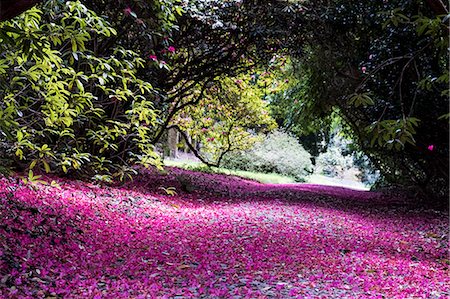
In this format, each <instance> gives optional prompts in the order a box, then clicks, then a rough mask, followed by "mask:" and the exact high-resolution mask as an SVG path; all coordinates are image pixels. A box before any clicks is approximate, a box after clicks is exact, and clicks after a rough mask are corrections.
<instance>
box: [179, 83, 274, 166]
mask: <svg viewBox="0 0 450 299" xmlns="http://www.w3.org/2000/svg"><path fill="white" fill-rule="evenodd" d="M262 98H263V90H262V89H261V88H260V87H258V86H257V85H255V84H253V83H252V79H251V77H250V76H249V75H244V76H240V77H238V78H228V77H224V78H221V79H220V81H217V82H216V83H215V84H214V85H213V86H212V87H211V88H209V89H208V91H207V92H206V93H205V96H204V97H203V98H202V99H201V100H200V101H199V104H198V105H196V106H191V107H189V108H187V109H186V110H183V111H182V112H181V113H180V114H179V115H178V117H177V118H176V120H175V121H174V123H176V124H178V125H179V126H180V127H181V128H182V129H183V130H185V131H186V132H187V133H188V134H189V136H191V138H192V140H193V141H196V142H198V143H201V145H202V148H201V151H202V153H203V154H205V156H207V158H208V160H210V161H214V162H216V161H218V162H220V160H221V157H222V156H223V154H224V153H226V152H230V151H239V150H246V149H249V148H250V147H251V146H252V145H253V144H254V143H255V142H256V141H258V140H259V138H260V137H258V135H259V134H260V133H264V132H268V131H271V130H273V129H274V128H275V127H276V124H275V122H274V120H273V119H272V118H271V117H270V115H269V112H268V108H267V104H266V103H265V102H264V101H263V100H262Z"/></svg>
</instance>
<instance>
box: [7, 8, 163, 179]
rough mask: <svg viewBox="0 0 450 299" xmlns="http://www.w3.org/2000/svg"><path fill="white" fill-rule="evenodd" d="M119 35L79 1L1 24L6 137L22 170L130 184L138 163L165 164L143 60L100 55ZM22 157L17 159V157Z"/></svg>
mask: <svg viewBox="0 0 450 299" xmlns="http://www.w3.org/2000/svg"><path fill="white" fill-rule="evenodd" d="M115 34H116V30H115V29H114V28H112V27H111V26H110V24H109V23H108V22H107V21H106V20H105V19H104V18H102V17H100V16H98V15H96V14H95V13H94V12H93V11H91V10H89V9H87V8H86V6H84V5H83V4H82V3H81V2H80V1H73V2H72V1H68V2H65V3H61V2H60V1H47V2H46V4H45V6H44V7H42V8H36V7H35V8H32V9H30V10H28V11H27V12H25V13H24V14H22V15H21V16H19V17H17V18H15V19H13V20H11V21H9V22H3V23H0V73H1V77H0V138H1V141H2V142H5V143H7V144H9V148H10V149H11V148H12V149H13V151H10V150H8V151H5V153H2V154H4V155H9V156H11V159H15V160H16V162H15V164H16V166H18V168H19V169H20V168H22V169H23V168H25V169H26V168H28V169H30V170H31V169H36V168H39V169H42V170H45V171H46V172H50V171H55V172H64V173H68V172H74V171H75V172H82V173H85V174H87V175H90V176H95V177H96V178H101V179H102V180H103V179H105V180H108V178H110V177H114V178H119V179H123V178H125V177H130V175H132V174H133V173H134V172H135V171H134V170H133V169H131V165H132V164H133V163H141V164H143V165H145V166H150V165H159V158H158V156H157V154H156V153H155V152H154V150H153V147H152V146H151V145H149V144H148V142H147V140H148V136H149V134H150V133H151V132H152V128H153V127H154V126H155V124H156V118H157V112H156V111H155V110H154V109H153V106H152V102H151V98H152V96H153V94H152V93H153V88H152V85H151V84H150V83H148V82H145V81H143V80H141V79H139V78H138V77H136V74H137V69H138V68H140V67H143V66H144V60H143V59H142V58H140V57H139V55H138V54H137V53H135V52H133V51H131V50H128V49H124V48H122V47H120V46H117V47H114V48H112V49H111V52H110V53H109V55H106V56H105V55H104V56H99V55H97V48H98V44H100V43H101V42H106V41H108V40H109V39H110V38H111V36H113V35H115ZM13 156H15V157H16V158H14V157H13ZM105 176H106V177H105Z"/></svg>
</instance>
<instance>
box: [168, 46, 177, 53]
mask: <svg viewBox="0 0 450 299" xmlns="http://www.w3.org/2000/svg"><path fill="white" fill-rule="evenodd" d="M175 50H176V49H175V47H174V46H170V47H168V48H167V51H169V52H170V53H175Z"/></svg>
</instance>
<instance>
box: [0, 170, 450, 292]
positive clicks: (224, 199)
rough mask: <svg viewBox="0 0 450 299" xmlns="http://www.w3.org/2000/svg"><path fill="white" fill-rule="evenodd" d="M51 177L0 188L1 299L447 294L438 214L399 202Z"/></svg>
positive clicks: (243, 185) (366, 195) (198, 177)
mask: <svg viewBox="0 0 450 299" xmlns="http://www.w3.org/2000/svg"><path fill="white" fill-rule="evenodd" d="M53 179H54V180H55V181H56V182H57V183H58V184H59V187H55V186H50V185H37V186H29V185H24V184H23V183H21V182H20V180H18V179H16V178H14V177H13V178H10V179H5V178H2V179H0V218H1V223H0V257H1V258H0V297H3V298H62V297H64V298H446V297H447V296H448V295H449V287H448V286H449V285H450V279H449V275H448V274H449V273H448V266H449V265H448V263H449V260H448V235H447V230H448V225H449V220H448V216H447V215H448V212H447V211H438V210H433V209H426V208H423V207H421V206H420V205H416V204H413V203H411V201H408V199H407V198H399V197H395V198H393V197H389V196H386V195H384V194H381V193H372V192H363V191H355V190H349V189H345V188H338V187H331V186H319V185H311V184H296V185H292V184H287V185H283V184H278V185H274V184H260V183H258V182H255V181H248V180H244V179H241V178H236V177H230V176H224V175H219V174H205V173H196V172H192V171H188V170H182V169H176V168H169V170H168V172H167V173H164V174H161V173H156V172H145V173H143V174H142V175H140V176H139V177H138V178H137V179H136V180H135V181H133V182H130V183H127V184H124V185H121V186H113V187H111V186H110V187H106V186H103V187H101V186H99V185H96V184H92V183H86V182H81V181H76V180H67V179H58V178H53ZM46 180H48V181H51V180H52V179H50V178H47V179H46ZM169 186H173V187H175V188H176V192H177V194H175V195H173V196H170V195H168V194H167V193H166V191H165V190H164V189H163V188H161V187H166V188H167V187H169Z"/></svg>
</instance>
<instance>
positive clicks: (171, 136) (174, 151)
mask: <svg viewBox="0 0 450 299" xmlns="http://www.w3.org/2000/svg"><path fill="white" fill-rule="evenodd" d="M167 134H168V137H167V141H168V145H169V157H171V158H177V157H178V131H177V130H176V129H174V128H170V129H169V130H168V133H167Z"/></svg>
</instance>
